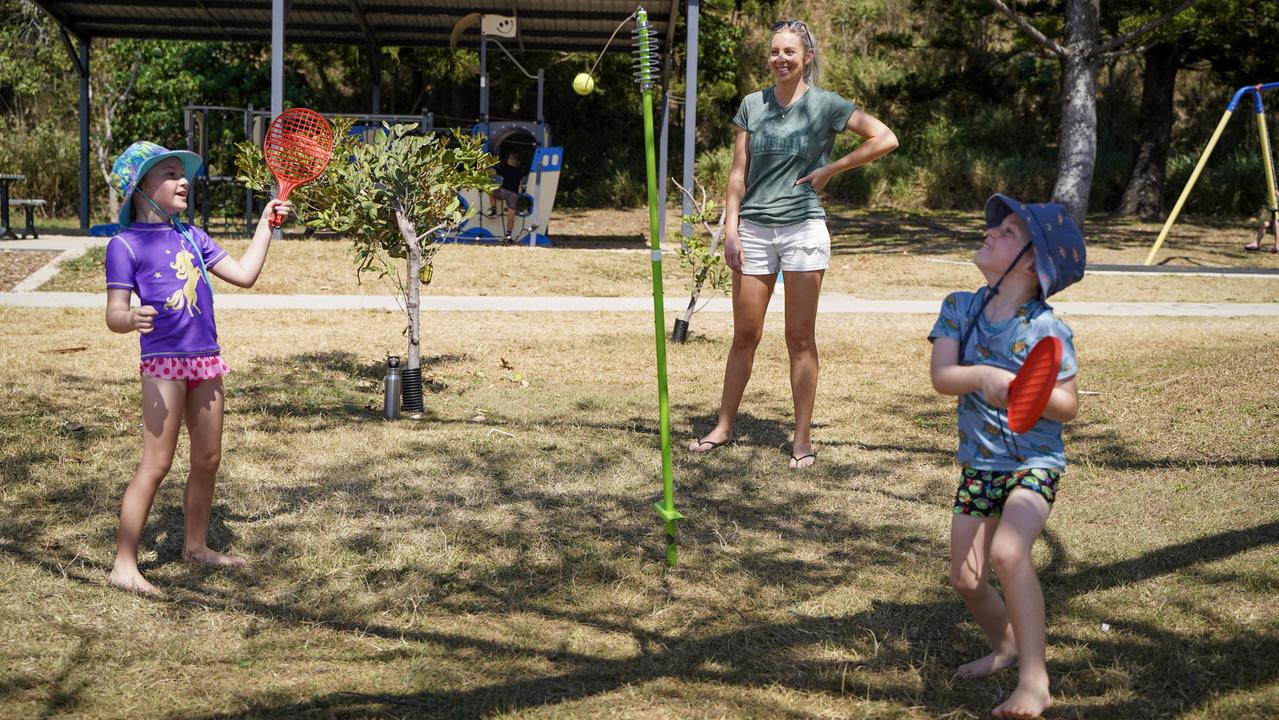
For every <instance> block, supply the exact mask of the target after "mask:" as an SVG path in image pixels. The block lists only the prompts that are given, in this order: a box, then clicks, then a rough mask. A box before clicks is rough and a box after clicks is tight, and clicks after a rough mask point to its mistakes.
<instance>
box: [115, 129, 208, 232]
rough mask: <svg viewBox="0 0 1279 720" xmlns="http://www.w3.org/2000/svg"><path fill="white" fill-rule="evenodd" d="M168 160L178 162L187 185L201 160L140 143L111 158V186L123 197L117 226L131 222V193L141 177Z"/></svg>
mask: <svg viewBox="0 0 1279 720" xmlns="http://www.w3.org/2000/svg"><path fill="white" fill-rule="evenodd" d="M172 157H175V158H177V159H179V160H181V161H182V173H183V174H184V175H186V178H187V182H188V183H190V182H194V180H195V175H196V173H197V172H199V171H200V166H201V165H203V164H204V161H203V160H201V159H200V156H199V155H196V154H195V153H193V152H189V151H187V150H169V149H167V148H163V147H160V146H159V145H156V144H155V143H153V142H147V141H145V140H142V141H139V142H135V143H133V144H132V145H130V146H129V147H127V148H125V150H124V152H122V153H120V157H118V158H116V159H115V164H114V165H112V166H111V187H112V188H114V189H115V191H116V192H118V193H120V196H121V197H122V198H124V199H123V200H122V201H121V202H120V217H119V222H120V226H121V227H128V226H129V223H131V222H133V191H134V190H136V189H137V187H138V183H140V182H142V178H143V177H144V176H145V175H146V174H147V172H148V171H149V170H150V169H151V168H153V167H155V166H156V163H158V162H160V161H162V160H165V159H167V158H172Z"/></svg>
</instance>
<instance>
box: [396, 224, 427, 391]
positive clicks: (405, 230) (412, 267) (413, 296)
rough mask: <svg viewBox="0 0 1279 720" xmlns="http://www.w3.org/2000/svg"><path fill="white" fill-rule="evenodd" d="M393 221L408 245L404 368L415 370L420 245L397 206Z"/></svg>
mask: <svg viewBox="0 0 1279 720" xmlns="http://www.w3.org/2000/svg"><path fill="white" fill-rule="evenodd" d="M395 222H396V224H397V225H399V227H400V234H401V235H403V236H404V243H405V245H407V246H408V252H406V253H405V255H406V256H407V262H408V265H409V267H408V270H409V276H408V278H407V279H406V282H407V284H408V297H407V298H406V299H405V303H404V310H405V312H407V313H408V316H409V357H408V363H407V364H406V365H405V369H407V370H416V369H418V368H419V367H421V366H422V347H421V344H422V331H421V313H420V312H419V309H420V307H421V302H420V290H421V287H420V282H419V280H418V273H419V272H420V271H421V269H422V247H421V245H420V244H419V243H418V237H417V231H416V230H414V229H413V223H411V222H409V219H408V218H407V217H405V215H404V212H403V211H402V210H399V209H398V208H397V209H396V211H395Z"/></svg>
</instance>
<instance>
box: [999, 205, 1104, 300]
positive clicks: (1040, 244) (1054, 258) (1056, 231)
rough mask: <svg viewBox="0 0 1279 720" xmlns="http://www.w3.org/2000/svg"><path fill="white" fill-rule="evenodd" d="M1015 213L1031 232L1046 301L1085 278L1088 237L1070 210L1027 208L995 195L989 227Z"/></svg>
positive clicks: (1036, 264)
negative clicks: (1086, 239)
mask: <svg viewBox="0 0 1279 720" xmlns="http://www.w3.org/2000/svg"><path fill="white" fill-rule="evenodd" d="M1011 213H1016V214H1017V216H1018V217H1020V218H1021V219H1022V220H1023V221H1024V222H1025V223H1026V227H1027V228H1029V229H1030V242H1031V244H1032V245H1033V246H1034V248H1035V272H1036V273H1037V274H1038V275H1039V289H1040V293H1041V294H1042V297H1043V298H1044V299H1047V298H1048V297H1049V296H1051V295H1053V294H1055V293H1058V292H1061V291H1062V290H1065V289H1066V288H1068V287H1070V286H1071V285H1074V284H1075V283H1077V282H1079V281H1080V280H1081V279H1082V278H1083V276H1084V267H1085V265H1086V264H1087V259H1088V255H1087V248H1086V247H1085V246H1084V234H1083V232H1082V231H1080V229H1079V226H1078V225H1076V224H1075V221H1074V220H1073V219H1071V217H1070V213H1068V212H1066V208H1064V207H1062V206H1061V205H1058V204H1057V203H1037V204H1027V203H1024V202H1021V201H1020V200H1014V199H1013V198H1010V197H1008V196H1007V195H998V194H996V195H991V196H990V199H989V200H987V201H986V227H988V228H992V227H995V226H997V225H999V224H1000V223H1002V222H1003V221H1004V218H1006V217H1008V215H1009V214H1011Z"/></svg>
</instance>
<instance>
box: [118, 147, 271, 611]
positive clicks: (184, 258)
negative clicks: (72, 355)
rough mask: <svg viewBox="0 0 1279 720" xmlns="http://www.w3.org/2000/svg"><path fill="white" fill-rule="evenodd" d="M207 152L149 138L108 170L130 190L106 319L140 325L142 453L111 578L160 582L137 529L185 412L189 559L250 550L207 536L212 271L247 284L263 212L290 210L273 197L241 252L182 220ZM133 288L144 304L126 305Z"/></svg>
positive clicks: (217, 418)
mask: <svg viewBox="0 0 1279 720" xmlns="http://www.w3.org/2000/svg"><path fill="white" fill-rule="evenodd" d="M199 167H200V157H199V156H198V155H196V154H194V153H190V152H186V151H182V150H173V151H170V150H166V149H164V148H162V147H160V146H159V145H156V144H154V143H149V142H137V143H134V144H133V145H130V146H129V148H128V149H127V150H125V151H124V152H123V153H122V154H121V155H120V157H119V158H117V159H116V161H115V165H114V167H113V168H112V170H111V180H112V185H113V187H114V188H115V189H116V190H117V191H118V192H119V193H120V194H121V196H123V202H122V203H121V206H120V217H119V222H120V225H121V227H122V228H123V229H122V230H121V231H120V234H119V235H117V236H115V237H113V238H111V241H110V242H109V243H108V244H107V255H106V276H107V317H106V319H107V327H109V328H111V330H113V331H115V332H118V333H126V332H130V331H133V330H136V331H138V333H139V334H140V336H141V337H140V340H141V345H142V362H141V364H140V366H139V370H140V373H141V376H142V461H141V462H140V463H139V464H138V469H137V470H136V471H135V472H134V474H133V480H131V481H130V482H129V486H128V487H127V488H126V489H125V491H124V503H123V507H122V508H121V510H120V530H119V533H118V534H117V535H116V558H115V565H114V567H112V569H111V574H110V575H108V576H107V582H108V583H110V584H112V585H114V586H116V587H119V588H122V589H124V590H129V591H133V592H143V593H150V592H155V589H156V588H155V586H153V585H152V584H151V583H149V582H147V580H146V578H144V577H142V573H141V572H139V571H138V539H139V538H140V537H141V535H142V526H143V525H144V524H145V523H146V519H147V515H148V514H149V513H150V512H151V503H152V501H153V500H155V494H156V491H157V490H158V489H159V488H160V482H161V481H162V480H163V479H164V476H165V475H166V474H168V472H169V466H170V464H171V463H172V462H173V452H174V450H175V449H176V447H177V443H178V429H179V427H180V426H181V425H182V422H183V420H184V419H185V421H186V425H187V434H188V435H189V436H190V438H191V470H190V473H189V474H188V475H187V484H186V491H185V493H184V494H183V503H182V504H183V509H184V511H185V514H186V528H185V533H184V541H183V550H182V559H183V560H186V561H190V562H202V563H210V564H213V565H221V566H239V565H244V560H243V559H241V558H238V557H233V556H231V555H224V554H222V553H219V552H216V551H214V550H211V549H210V548H209V546H208V545H207V534H208V529H209V512H210V510H211V508H212V505H213V485H214V478H215V477H216V475H217V472H218V463H219V461H220V460H221V456H222V375H224V374H226V373H227V372H230V368H229V367H228V366H227V364H226V361H224V360H223V359H222V356H221V355H220V349H219V347H218V342H217V337H218V333H217V327H216V325H215V324H214V320H213V288H212V286H211V285H210V284H209V274H210V273H212V274H214V275H217V276H218V277H220V278H222V279H223V280H225V281H227V282H229V283H231V284H232V285H237V286H239V287H246V288H247V287H252V285H253V283H254V282H256V281H257V279H258V274H259V273H260V272H261V271H262V264H263V263H264V262H265V261H266V254H267V248H268V247H270V244H271V227H270V225H269V224H268V220H269V219H270V217H271V216H272V215H273V214H275V213H280V214H287V213H289V212H291V211H292V206H291V205H290V203H288V202H287V201H286V202H280V201H278V200H272V201H271V202H269V203H267V206H266V209H265V210H264V211H263V212H262V217H261V218H260V219H259V220H258V227H257V231H256V232H255V233H254V234H253V241H252V242H251V243H250V245H249V249H248V251H247V252H246V253H245V254H244V257H242V258H241V259H240V260H239V262H237V261H236V260H234V259H233V258H230V257H228V256H227V254H226V251H225V250H223V249H222V248H220V247H218V245H217V243H215V242H213V240H212V239H210V238H209V236H208V235H207V234H205V233H204V232H203V231H201V230H200V229H199V228H188V227H187V226H185V225H183V224H182V222H181V220H179V219H178V216H179V214H180V213H182V212H183V211H184V210H186V209H187V189H188V188H189V186H190V184H191V178H192V177H193V176H194V175H195V172H196V171H197V170H198V169H199ZM132 293H136V294H137V296H138V300H139V301H140V303H141V304H140V306H139V307H135V308H130V307H129V299H130V295H131V294H132Z"/></svg>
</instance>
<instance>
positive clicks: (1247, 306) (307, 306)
mask: <svg viewBox="0 0 1279 720" xmlns="http://www.w3.org/2000/svg"><path fill="white" fill-rule="evenodd" d="M216 302H217V307H218V309H220V310H375V311H376V310H380V311H398V310H399V309H400V306H399V303H398V302H397V300H396V298H395V297H393V296H390V295H255V294H248V293H236V294H232V293H220V294H219V295H217V298H216ZM687 304H688V299H687V297H668V298H667V300H666V311H667V312H668V313H677V312H682V311H683V309H684V307H685V306H686V305H687ZM940 304H941V301H940V300H864V299H860V298H856V297H853V296H852V295H843V294H839V293H828V294H825V295H822V298H821V304H820V306H819V308H818V311H819V312H821V313H827V314H867V315H903V314H924V315H933V314H936V313H937V310H938V308H939V307H940ZM0 306H7V307H31V308H61V307H70V308H105V307H106V293H105V292H102V293H72V292H10V293H0ZM422 309H423V310H426V311H427V312H560V313H563V312H651V311H652V309H653V301H652V299H650V298H646V297H565V296H542V297H498V296H478V297H460V296H436V295H424V296H423V297H422ZM732 309H733V308H732V303H731V302H730V301H729V299H728V298H724V297H717V298H714V299H712V300H711V301H710V302H709V303H707V305H706V307H705V308H704V309H703V310H702V312H712V313H728V312H732ZM782 309H783V303H781V302H778V301H774V302H773V303H771V304H770V305H769V308H768V311H769V312H770V313H780V312H782ZM1053 309H1054V310H1056V311H1057V313H1058V314H1060V315H1062V316H1070V315H1101V316H1112V317H1145V316H1154V315H1159V316H1172V317H1251V316H1268V317H1279V303H1173V302H1169V303H1154V302H1151V303H1141V302H1061V303H1053Z"/></svg>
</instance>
